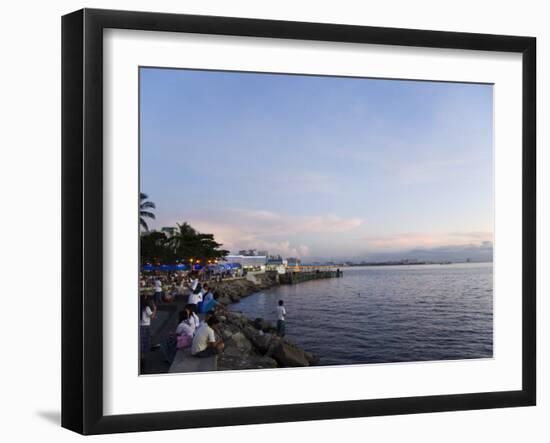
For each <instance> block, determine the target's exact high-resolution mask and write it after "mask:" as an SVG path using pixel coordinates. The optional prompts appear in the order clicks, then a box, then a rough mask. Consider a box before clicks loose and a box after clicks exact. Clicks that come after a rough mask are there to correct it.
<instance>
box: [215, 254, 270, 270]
mask: <svg viewBox="0 0 550 443" xmlns="http://www.w3.org/2000/svg"><path fill="white" fill-rule="evenodd" d="M225 261H226V262H227V263H239V264H240V265H241V266H242V267H243V269H254V270H258V271H259V270H261V271H265V265H266V262H267V257H266V256H265V255H243V254H238V255H226V256H225Z"/></svg>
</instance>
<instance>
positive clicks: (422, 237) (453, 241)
mask: <svg viewBox="0 0 550 443" xmlns="http://www.w3.org/2000/svg"><path fill="white" fill-rule="evenodd" d="M492 238H493V235H492V233H491V232H488V231H473V232H470V231H465V232H449V233H444V234H423V233H404V234H399V235H393V236H388V237H383V238H369V237H367V238H364V239H363V240H364V241H365V243H366V247H367V248H369V249H372V250H377V251H380V250H386V251H404V250H408V249H411V248H434V247H444V246H448V245H452V246H464V245H473V244H479V243H481V244H484V243H486V244H491V245H492Z"/></svg>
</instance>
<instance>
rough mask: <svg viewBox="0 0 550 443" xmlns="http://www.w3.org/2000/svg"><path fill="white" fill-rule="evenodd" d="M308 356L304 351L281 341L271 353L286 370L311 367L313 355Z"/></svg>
mask: <svg viewBox="0 0 550 443" xmlns="http://www.w3.org/2000/svg"><path fill="white" fill-rule="evenodd" d="M307 354H308V353H306V352H305V351H304V350H302V349H300V348H299V347H297V346H296V345H293V344H292V343H289V342H287V341H285V340H280V341H279V343H278V344H277V345H276V346H275V347H274V348H273V350H272V351H271V356H272V357H273V358H274V359H275V360H276V361H277V363H278V364H279V366H281V367H285V368H288V367H301V366H310V365H311V363H312V360H313V358H312V355H311V354H310V355H307Z"/></svg>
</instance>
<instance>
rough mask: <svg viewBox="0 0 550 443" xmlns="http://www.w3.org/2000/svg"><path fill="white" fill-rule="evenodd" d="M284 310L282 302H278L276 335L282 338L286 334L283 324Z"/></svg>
mask: <svg viewBox="0 0 550 443" xmlns="http://www.w3.org/2000/svg"><path fill="white" fill-rule="evenodd" d="M285 316H286V309H285V307H284V302H283V301H282V300H279V305H278V306H277V335H279V336H281V337H284V336H285V334H286V324H285Z"/></svg>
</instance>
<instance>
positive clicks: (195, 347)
mask: <svg viewBox="0 0 550 443" xmlns="http://www.w3.org/2000/svg"><path fill="white" fill-rule="evenodd" d="M219 322H220V321H219V320H218V318H217V317H216V316H214V315H212V316H210V317H209V318H208V320H206V323H202V324H201V325H200V327H199V329H197V331H196V332H195V336H194V337H193V344H192V345H191V354H192V355H193V356H194V357H200V358H202V357H210V356H213V355H216V354H220V353H221V352H223V349H224V344H223V341H222V340H221V339H218V340H217V339H216V334H215V333H214V329H212V328H213V327H215V326H216V325H217V324H218V323H219Z"/></svg>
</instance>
